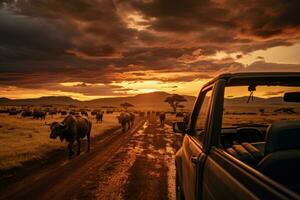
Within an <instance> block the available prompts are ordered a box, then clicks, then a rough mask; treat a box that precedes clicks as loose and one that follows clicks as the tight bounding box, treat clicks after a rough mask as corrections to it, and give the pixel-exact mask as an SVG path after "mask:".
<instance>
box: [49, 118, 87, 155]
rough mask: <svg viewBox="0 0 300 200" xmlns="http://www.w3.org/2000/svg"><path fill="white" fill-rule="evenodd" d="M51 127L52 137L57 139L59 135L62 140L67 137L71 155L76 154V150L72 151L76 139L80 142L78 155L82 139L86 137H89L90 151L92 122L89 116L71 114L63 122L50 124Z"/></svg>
mask: <svg viewBox="0 0 300 200" xmlns="http://www.w3.org/2000/svg"><path fill="white" fill-rule="evenodd" d="M50 129H51V133H50V138H51V139H56V138H57V137H59V138H60V140H61V141H63V140H64V139H65V140H66V141H68V142H69V144H68V149H69V157H71V156H72V155H73V154H74V152H73V151H72V145H73V143H74V141H75V140H76V141H77V144H78V150H77V155H79V154H80V145H81V142H80V139H82V138H84V137H87V142H88V148H87V152H89V151H90V135H91V129H92V123H91V122H90V121H89V120H88V119H87V118H84V117H81V116H72V115H69V116H67V117H66V118H65V119H64V120H63V121H62V122H53V123H52V124H51V125H50Z"/></svg>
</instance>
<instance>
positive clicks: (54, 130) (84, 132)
mask: <svg viewBox="0 0 300 200" xmlns="http://www.w3.org/2000/svg"><path fill="white" fill-rule="evenodd" d="M113 112H114V111H112V110H107V111H106V114H111V113H113ZM0 113H7V114H8V115H19V116H20V117H24V118H30V117H31V118H32V119H36V120H45V119H46V117H47V118H48V117H50V119H52V118H53V116H56V115H60V116H63V118H64V119H63V120H62V121H61V122H57V121H54V122H52V123H50V124H48V123H46V122H45V124H46V125H49V126H50V138H51V139H56V138H57V137H59V138H60V140H61V141H64V140H65V141H67V142H68V150H69V157H71V156H72V155H73V154H74V152H73V150H72V146H73V144H74V143H75V141H76V143H77V146H78V149H77V155H79V154H80V148H81V139H83V138H87V152H88V151H89V150H90V137H91V128H92V121H91V119H93V118H94V119H95V121H96V123H102V122H103V117H104V113H105V112H104V111H102V110H99V109H96V110H85V109H80V110H75V109H72V110H58V109H49V108H46V109H45V108H44V109H43V108H34V109H30V108H29V107H26V108H21V109H16V108H8V109H0ZM89 114H90V115H89ZM153 114H155V115H156V116H157V117H159V120H160V123H161V125H163V124H164V122H165V118H166V113H165V112H154V111H152V112H151V111H148V112H140V111H134V112H127V111H122V112H121V113H120V114H119V115H118V116H117V120H118V122H119V124H120V125H121V128H122V131H123V133H125V132H127V131H128V130H130V129H131V128H132V127H133V126H134V123H135V119H136V115H137V116H139V117H142V118H143V117H145V116H147V117H150V116H151V115H153Z"/></svg>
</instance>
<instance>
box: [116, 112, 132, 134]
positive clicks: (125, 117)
mask: <svg viewBox="0 0 300 200" xmlns="http://www.w3.org/2000/svg"><path fill="white" fill-rule="evenodd" d="M130 119H131V117H130V114H129V113H126V112H122V113H121V114H120V116H118V120H119V123H120V124H121V126H122V130H123V132H126V131H127V130H129V129H130V123H131V122H130ZM126 126H127V127H128V128H127V130H126Z"/></svg>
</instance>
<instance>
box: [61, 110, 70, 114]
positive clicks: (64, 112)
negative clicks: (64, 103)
mask: <svg viewBox="0 0 300 200" xmlns="http://www.w3.org/2000/svg"><path fill="white" fill-rule="evenodd" d="M60 114H61V115H67V114H68V113H67V111H64V110H62V111H60Z"/></svg>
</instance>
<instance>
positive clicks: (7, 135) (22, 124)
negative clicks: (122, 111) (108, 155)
mask: <svg viewBox="0 0 300 200" xmlns="http://www.w3.org/2000/svg"><path fill="white" fill-rule="evenodd" d="M117 115H118V113H113V114H107V115H104V119H103V123H95V119H94V116H89V118H90V120H91V121H92V122H93V125H92V137H95V136H97V135H100V134H102V133H104V132H105V131H107V130H109V129H112V128H114V127H117V126H118V121H117V119H116V116H117ZM63 119H64V116H61V115H59V114H57V115H55V116H47V117H46V120H33V119H32V117H28V118H24V117H21V116H10V115H7V114H0V146H1V148H0V170H6V169H10V168H13V167H21V166H22V163H24V162H25V161H29V160H33V159H42V158H43V157H44V156H45V155H46V154H47V153H49V152H51V151H54V150H57V149H66V143H65V142H61V141H60V140H59V139H57V140H51V139H50V138H49V135H50V129H49V126H47V125H46V124H45V122H46V123H51V122H53V121H62V120H63Z"/></svg>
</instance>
